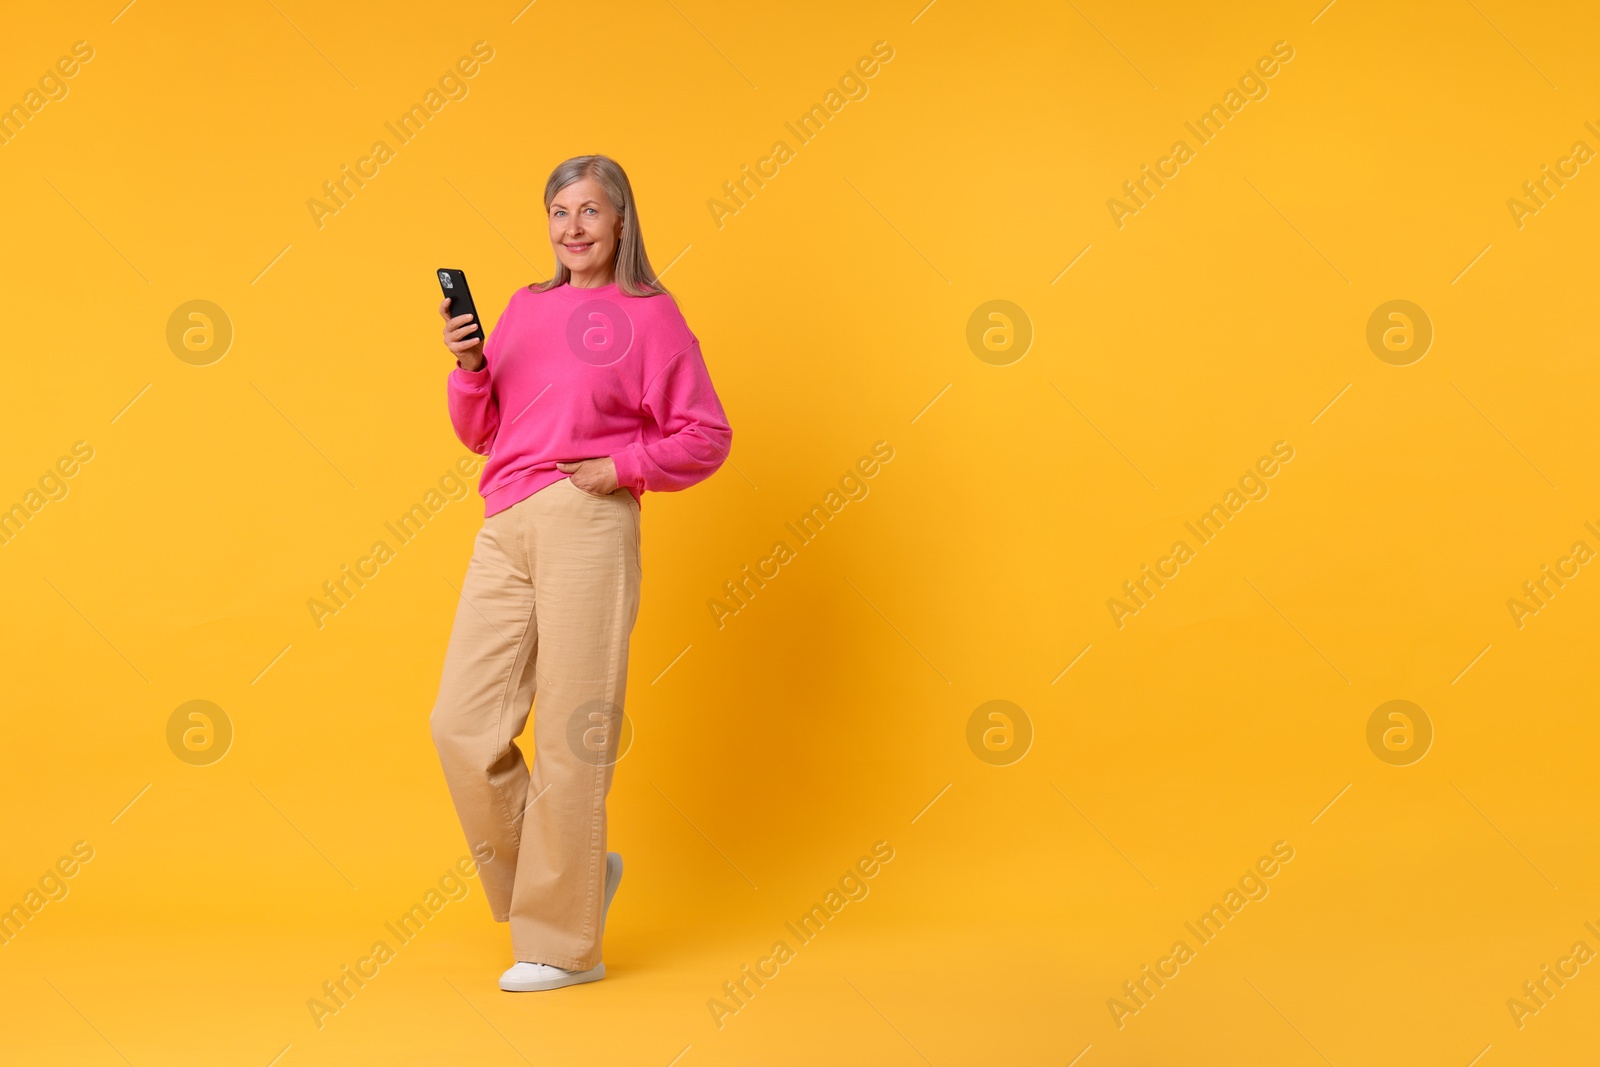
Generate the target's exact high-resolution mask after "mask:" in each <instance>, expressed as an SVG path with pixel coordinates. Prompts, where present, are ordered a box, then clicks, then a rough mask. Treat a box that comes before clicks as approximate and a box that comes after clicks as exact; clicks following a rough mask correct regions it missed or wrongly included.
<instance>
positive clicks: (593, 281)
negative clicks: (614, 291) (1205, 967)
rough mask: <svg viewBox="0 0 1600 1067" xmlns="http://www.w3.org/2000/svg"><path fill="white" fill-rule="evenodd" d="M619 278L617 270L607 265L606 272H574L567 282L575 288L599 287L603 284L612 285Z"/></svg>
mask: <svg viewBox="0 0 1600 1067" xmlns="http://www.w3.org/2000/svg"><path fill="white" fill-rule="evenodd" d="M616 280H617V272H616V269H615V268H613V267H607V268H606V270H605V273H604V274H601V273H600V272H599V271H595V272H593V273H586V274H578V273H577V272H576V271H574V272H572V274H571V276H570V277H569V278H568V279H567V284H568V285H570V286H572V287H573V288H574V289H599V288H600V287H601V286H606V285H610V284H611V283H612V282H614V281H616Z"/></svg>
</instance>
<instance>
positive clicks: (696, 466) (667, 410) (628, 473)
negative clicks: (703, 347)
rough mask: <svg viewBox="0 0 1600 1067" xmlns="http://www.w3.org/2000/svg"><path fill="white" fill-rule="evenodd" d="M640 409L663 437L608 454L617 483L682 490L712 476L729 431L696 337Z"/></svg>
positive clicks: (653, 384) (652, 387)
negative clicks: (612, 463) (614, 466)
mask: <svg viewBox="0 0 1600 1067" xmlns="http://www.w3.org/2000/svg"><path fill="white" fill-rule="evenodd" d="M643 407H644V411H645V414H646V415H647V416H648V417H649V418H651V419H652V420H654V421H655V424H656V425H657V426H658V427H660V429H661V433H662V435H663V436H662V437H661V439H660V440H659V441H653V442H651V443H650V444H642V443H636V444H631V445H629V446H628V447H627V448H624V449H623V450H622V451H621V452H618V453H617V454H616V455H614V456H612V457H611V459H612V461H613V462H614V463H615V464H616V467H617V482H618V484H619V485H624V486H627V487H628V488H630V489H634V490H639V491H644V490H649V491H651V492H672V491H674V490H678V489H687V488H689V486H691V485H694V484H695V483H697V482H701V481H704V480H705V479H707V478H709V477H711V475H712V474H713V473H714V472H715V471H716V469H717V468H718V467H720V466H722V461H723V460H725V459H727V457H728V447H729V446H730V445H731V444H732V443H733V430H732V429H731V428H730V427H729V426H728V416H727V415H726V414H724V413H723V410H722V401H721V400H719V399H718V398H717V391H716V389H714V388H713V387H712V385H711V373H710V371H708V370H707V369H706V364H705V360H704V358H702V357H701V355H700V342H699V341H693V342H691V343H690V344H689V346H688V347H687V348H685V349H683V350H682V351H680V352H679V353H678V354H677V355H675V356H673V357H672V358H671V359H670V360H668V361H667V365H666V366H665V367H663V368H662V369H661V371H660V372H659V373H658V374H657V375H656V377H655V380H654V381H652V382H651V384H650V385H649V386H647V387H646V388H645V392H644V401H643Z"/></svg>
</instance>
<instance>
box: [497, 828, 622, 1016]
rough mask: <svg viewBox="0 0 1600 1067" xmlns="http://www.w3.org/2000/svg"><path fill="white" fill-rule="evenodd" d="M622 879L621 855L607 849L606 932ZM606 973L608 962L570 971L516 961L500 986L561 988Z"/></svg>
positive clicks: (602, 916)
mask: <svg viewBox="0 0 1600 1067" xmlns="http://www.w3.org/2000/svg"><path fill="white" fill-rule="evenodd" d="M621 881H622V856H621V855H620V854H619V853H616V852H607V853H606V895H605V903H604V904H603V905H602V906H601V909H600V932H601V933H602V934H604V933H605V928H606V913H607V912H609V911H610V910H611V898H612V897H614V896H616V894H617V883H619V882H621ZM605 976H606V965H605V964H604V963H597V964H595V965H594V966H593V967H591V968H589V969H588V970H587V971H567V970H562V969H561V968H560V967H552V966H551V965H550V964H548V963H521V962H519V963H514V964H512V965H511V966H510V967H509V968H508V969H507V970H506V972H505V973H504V974H502V975H501V976H500V988H501V989H503V990H505V991H506V992H507V993H534V992H538V991H539V990H543V989H560V988H561V987H562V986H569V985H579V984H581V983H583V982H598V981H599V980H600V979H602V978H604V977H605Z"/></svg>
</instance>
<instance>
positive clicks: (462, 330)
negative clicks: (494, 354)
mask: <svg viewBox="0 0 1600 1067" xmlns="http://www.w3.org/2000/svg"><path fill="white" fill-rule="evenodd" d="M439 314H440V316H441V317H443V319H444V346H445V347H446V348H448V349H449V350H450V354H451V355H453V356H455V357H456V362H457V363H459V364H461V366H462V368H463V369H465V370H469V371H479V370H482V369H483V366H484V358H483V332H482V331H481V330H479V329H478V317H477V316H476V315H473V314H470V313H468V314H465V315H457V316H455V317H454V318H452V317H451V315H450V298H449V297H445V298H444V301H443V302H442V303H441V304H440V305H439Z"/></svg>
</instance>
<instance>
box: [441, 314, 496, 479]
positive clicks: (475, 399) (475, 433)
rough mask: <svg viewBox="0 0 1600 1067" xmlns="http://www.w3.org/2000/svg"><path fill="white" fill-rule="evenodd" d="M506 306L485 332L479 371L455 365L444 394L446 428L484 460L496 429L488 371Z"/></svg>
mask: <svg viewBox="0 0 1600 1067" xmlns="http://www.w3.org/2000/svg"><path fill="white" fill-rule="evenodd" d="M510 313H511V308H510V307H509V306H508V307H507V308H506V310H505V312H504V313H502V314H501V316H500V321H499V322H497V323H495V328H494V329H493V330H490V331H489V336H488V338H487V339H486V340H485V341H484V343H483V368H482V369H481V370H476V371H469V370H467V369H465V368H464V367H462V366H461V365H459V364H457V365H456V368H455V370H453V371H451V372H450V380H449V383H448V385H447V387H446V393H447V395H448V399H449V405H450V425H452V426H454V427H455V431H456V437H457V438H458V439H459V440H460V441H461V443H462V444H464V445H466V446H467V448H468V449H469V450H470V451H472V452H475V453H477V454H478V455H480V456H487V455H488V454H489V449H490V447H491V446H492V445H493V444H494V435H495V434H496V433H497V432H498V431H499V429H500V405H499V404H497V403H496V402H495V398H494V388H493V385H494V381H493V376H492V374H491V373H490V368H491V367H493V366H494V364H495V360H496V358H497V357H498V355H499V345H498V343H497V342H498V341H499V332H500V327H501V326H503V325H504V324H505V321H506V320H507V319H508V318H510Z"/></svg>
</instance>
